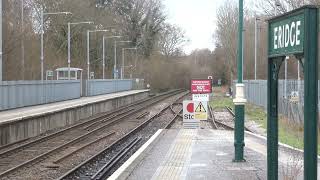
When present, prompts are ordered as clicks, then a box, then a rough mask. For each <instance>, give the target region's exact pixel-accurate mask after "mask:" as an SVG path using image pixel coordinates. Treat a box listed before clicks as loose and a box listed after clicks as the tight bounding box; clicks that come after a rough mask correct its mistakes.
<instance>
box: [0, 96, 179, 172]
mask: <svg viewBox="0 0 320 180" xmlns="http://www.w3.org/2000/svg"><path fill="white" fill-rule="evenodd" d="M178 93H181V92H180V91H177V92H173V93H172V94H168V95H166V96H164V97H161V98H160V99H158V100H156V101H154V102H152V104H155V103H157V102H159V101H161V100H163V99H166V98H167V97H170V96H174V95H176V94H178ZM149 105H150V104H149ZM143 108H144V107H142V108H139V109H137V110H135V111H133V112H132V111H131V112H130V113H129V114H133V113H135V112H138V111H139V110H141V109H143ZM127 116H128V115H124V116H121V117H117V118H116V119H115V120H112V121H111V122H108V123H107V124H105V125H103V126H101V127H98V128H95V129H94V130H92V131H89V132H87V133H85V134H83V135H81V136H79V137H77V138H75V139H72V140H71V141H68V142H66V143H64V144H62V145H60V146H58V147H56V148H54V149H51V150H49V151H47V152H45V153H42V154H40V155H39V156H36V157H34V158H33V159H31V160H28V161H25V162H23V163H21V164H19V165H17V166H14V167H12V168H10V169H8V170H6V171H4V172H1V173H0V177H3V176H5V175H7V174H10V173H12V172H13V171H16V170H17V169H19V168H22V167H25V166H27V165H28V164H31V163H34V162H36V161H39V160H41V159H43V158H45V157H47V156H48V155H49V154H52V153H54V152H55V151H58V150H61V149H63V148H65V147H67V146H69V145H71V144H74V143H76V142H78V141H80V140H81V139H84V138H86V137H87V136H90V135H91V134H93V133H96V132H98V131H100V130H103V128H105V127H107V126H109V125H111V124H113V123H115V122H117V121H119V120H121V119H123V118H125V117H127Z"/></svg>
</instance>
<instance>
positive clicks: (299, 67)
mask: <svg viewBox="0 0 320 180" xmlns="http://www.w3.org/2000/svg"><path fill="white" fill-rule="evenodd" d="M297 79H298V93H299V92H300V86H301V84H300V62H299V61H298V78H297ZM298 96H299V101H298V103H300V93H299V95H298Z"/></svg>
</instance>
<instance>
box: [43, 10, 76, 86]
mask: <svg viewBox="0 0 320 180" xmlns="http://www.w3.org/2000/svg"><path fill="white" fill-rule="evenodd" d="M60 14H64V15H68V14H72V13H71V12H52V13H45V12H44V11H43V7H42V8H41V17H40V18H41V20H40V21H41V22H40V28H41V29H40V31H41V32H40V34H41V55H40V61H41V81H42V82H43V70H44V67H43V64H44V52H43V34H44V27H43V26H44V16H45V15H60Z"/></svg>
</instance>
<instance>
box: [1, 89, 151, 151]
mask: <svg viewBox="0 0 320 180" xmlns="http://www.w3.org/2000/svg"><path fill="white" fill-rule="evenodd" d="M148 93H149V90H133V91H124V92H118V93H112V94H106V95H100V96H94V97H83V98H81V99H75V100H69V101H63V102H56V103H50V104H44V105H38V106H31V107H24V108H18V109H13V110H8V111H2V112H0V137H1V138H0V145H4V144H8V143H12V142H16V141H19V140H22V139H25V138H30V137H34V136H37V135H39V134H42V133H45V132H47V131H49V130H52V129H55V128H60V127H64V126H66V125H70V124H73V123H75V122H77V121H79V120H81V119H85V118H88V117H90V116H92V115H95V114H98V113H102V112H107V111H110V110H113V109H115V108H118V107H121V106H125V105H128V104H130V103H133V102H134V101H137V100H141V99H144V98H146V97H148Z"/></svg>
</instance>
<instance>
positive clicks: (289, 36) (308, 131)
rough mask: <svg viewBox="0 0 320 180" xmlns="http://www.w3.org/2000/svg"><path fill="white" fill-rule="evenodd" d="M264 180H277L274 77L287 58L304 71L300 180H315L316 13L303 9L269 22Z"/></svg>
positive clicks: (276, 101)
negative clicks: (293, 56) (302, 150)
mask: <svg viewBox="0 0 320 180" xmlns="http://www.w3.org/2000/svg"><path fill="white" fill-rule="evenodd" d="M268 23H269V29H268V33H269V34H268V36H269V42H268V49H269V50H268V56H269V58H268V130H267V133H268V135H267V136H268V140H267V145H268V147H267V148H268V153H267V154H268V180H277V179H278V74H279V70H280V67H281V64H282V62H283V61H284V60H285V57H286V56H287V55H295V56H296V58H297V59H299V63H301V64H302V67H303V70H304V82H305V83H304V93H305V95H304V104H305V106H304V179H306V180H310V179H314V180H316V179H317V127H318V126H317V114H318V108H317V104H318V84H317V77H318V76H317V75H318V69H317V68H318V52H317V50H318V9H317V8H316V7H315V6H304V7H302V8H299V9H296V10H293V11H291V12H289V13H286V14H283V15H281V16H278V17H275V18H272V19H270V20H269V22H268Z"/></svg>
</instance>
